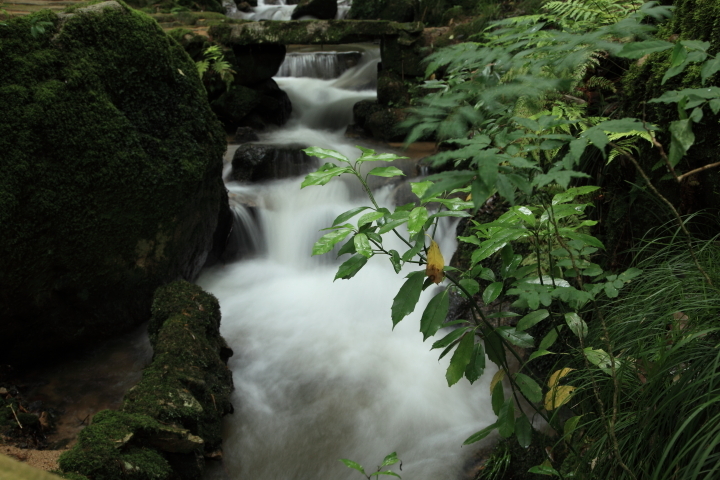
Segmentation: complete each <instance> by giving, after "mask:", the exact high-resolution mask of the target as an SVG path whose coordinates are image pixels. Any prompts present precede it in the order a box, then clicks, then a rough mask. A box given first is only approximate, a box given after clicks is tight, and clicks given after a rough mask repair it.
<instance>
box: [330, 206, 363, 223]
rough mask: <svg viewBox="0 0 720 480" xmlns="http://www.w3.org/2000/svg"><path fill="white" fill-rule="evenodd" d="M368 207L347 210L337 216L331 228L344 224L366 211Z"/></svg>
mask: <svg viewBox="0 0 720 480" xmlns="http://www.w3.org/2000/svg"><path fill="white" fill-rule="evenodd" d="M368 208H370V207H357V208H353V209H350V210H348V211H347V212H343V213H341V214H340V215H338V216H337V218H336V219H335V221H333V223H332V226H333V227H334V226H336V225H340V224H341V223H345V222H347V221H348V220H350V219H351V218H352V217H354V216H355V215H357V214H358V213H360V212H362V211H363V210H367V209H368Z"/></svg>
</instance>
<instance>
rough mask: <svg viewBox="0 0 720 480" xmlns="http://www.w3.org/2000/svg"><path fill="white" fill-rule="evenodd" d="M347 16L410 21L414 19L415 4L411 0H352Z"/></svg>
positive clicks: (358, 18)
mask: <svg viewBox="0 0 720 480" xmlns="http://www.w3.org/2000/svg"><path fill="white" fill-rule="evenodd" d="M348 18H351V19H354V20H392V21H395V22H412V21H413V20H414V19H415V4H414V2H413V1H412V0H392V1H391V0H354V1H353V2H352V5H351V6H350V12H348Z"/></svg>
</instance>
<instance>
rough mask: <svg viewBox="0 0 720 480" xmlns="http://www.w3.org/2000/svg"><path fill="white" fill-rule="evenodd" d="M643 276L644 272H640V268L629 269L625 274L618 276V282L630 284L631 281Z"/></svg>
mask: <svg viewBox="0 0 720 480" xmlns="http://www.w3.org/2000/svg"><path fill="white" fill-rule="evenodd" d="M641 274H642V270H640V269H639V268H634V267H633V268H628V269H627V270H625V271H624V272H623V273H621V274H620V275H618V280H622V281H623V282H629V281H630V280H632V279H633V278H635V277H637V276H639V275H641Z"/></svg>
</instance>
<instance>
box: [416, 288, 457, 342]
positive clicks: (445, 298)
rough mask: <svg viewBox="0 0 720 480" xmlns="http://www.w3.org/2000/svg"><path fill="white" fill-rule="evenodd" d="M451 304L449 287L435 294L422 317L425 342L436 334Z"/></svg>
mask: <svg viewBox="0 0 720 480" xmlns="http://www.w3.org/2000/svg"><path fill="white" fill-rule="evenodd" d="M449 306H450V294H449V292H448V290H447V289H445V290H443V291H442V292H440V293H438V294H437V295H435V296H434V297H433V298H432V299H431V300H430V302H428V305H427V307H425V311H424V312H423V315H422V318H421V319H420V332H421V333H422V334H423V342H424V341H425V340H427V339H428V338H429V337H432V336H433V335H435V334H436V333H437V331H438V330H439V329H440V327H441V326H442V324H443V322H444V321H445V318H447V313H448V308H449Z"/></svg>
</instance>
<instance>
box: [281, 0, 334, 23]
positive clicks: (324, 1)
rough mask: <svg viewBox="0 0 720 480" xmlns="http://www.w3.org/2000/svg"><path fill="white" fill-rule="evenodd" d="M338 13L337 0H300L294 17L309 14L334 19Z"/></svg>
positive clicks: (293, 14)
mask: <svg viewBox="0 0 720 480" xmlns="http://www.w3.org/2000/svg"><path fill="white" fill-rule="evenodd" d="M336 15H337V0H300V1H299V2H298V3H297V6H296V7H295V10H293V12H292V17H291V18H292V19H293V20H297V19H298V18H301V17H305V16H309V17H315V18H319V19H321V20H332V19H333V18H335V16H336Z"/></svg>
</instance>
